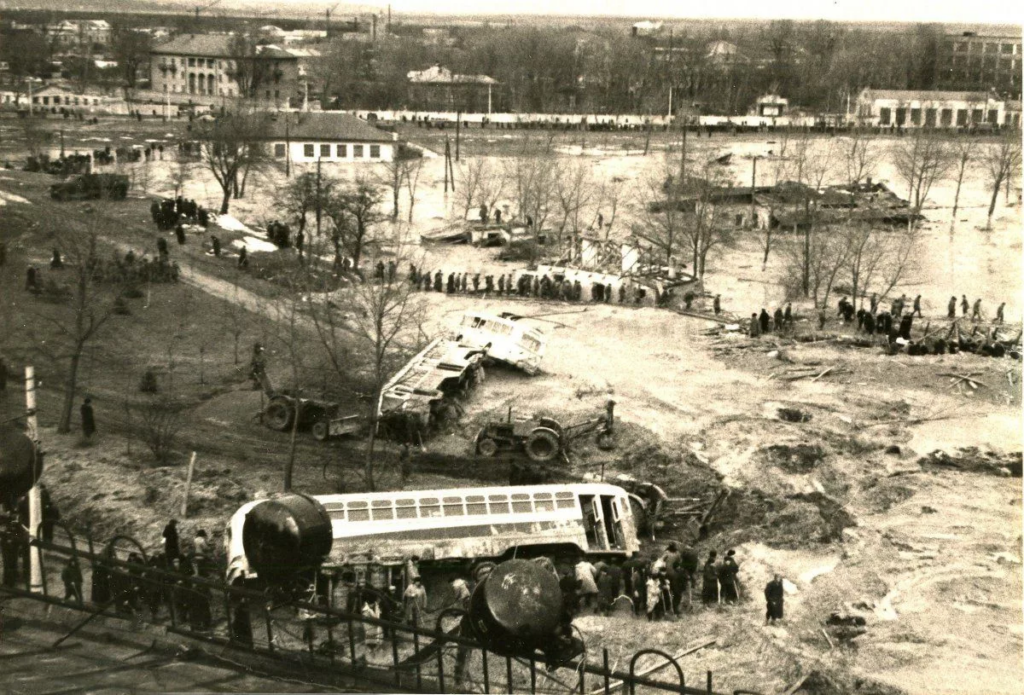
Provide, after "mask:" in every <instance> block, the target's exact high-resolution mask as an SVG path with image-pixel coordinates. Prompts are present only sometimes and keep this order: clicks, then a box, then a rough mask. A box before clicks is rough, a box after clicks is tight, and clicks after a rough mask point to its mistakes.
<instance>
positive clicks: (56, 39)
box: [46, 19, 111, 48]
mask: <svg viewBox="0 0 1024 695" xmlns="http://www.w3.org/2000/svg"><path fill="white" fill-rule="evenodd" d="M110 32H111V29H110V23H109V22H107V21H106V20H105V19H65V20H64V21H62V22H57V23H56V24H51V25H49V26H47V27H46V37H47V39H49V40H50V41H51V42H53V43H54V44H56V45H57V46H59V47H62V48H66V47H70V46H92V45H93V44H101V45H104V46H106V45H107V44H109V43H110Z"/></svg>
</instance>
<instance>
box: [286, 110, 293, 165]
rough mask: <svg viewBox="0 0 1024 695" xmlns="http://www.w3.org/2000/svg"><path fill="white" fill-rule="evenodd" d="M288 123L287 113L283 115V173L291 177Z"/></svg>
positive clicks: (290, 142) (290, 145) (290, 147)
mask: <svg viewBox="0 0 1024 695" xmlns="http://www.w3.org/2000/svg"><path fill="white" fill-rule="evenodd" d="M290 125H291V124H290V123H288V114H285V115H284V175H285V178H289V179H290V178H291V177H292V141H291V135H290V130H289V126H290Z"/></svg>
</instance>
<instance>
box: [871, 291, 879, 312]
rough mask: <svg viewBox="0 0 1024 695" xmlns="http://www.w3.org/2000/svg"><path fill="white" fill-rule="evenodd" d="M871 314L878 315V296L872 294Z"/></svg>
mask: <svg viewBox="0 0 1024 695" xmlns="http://www.w3.org/2000/svg"><path fill="white" fill-rule="evenodd" d="M871 313H872V314H877V313H878V295H877V294H872V295H871Z"/></svg>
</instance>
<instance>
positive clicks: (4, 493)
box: [0, 425, 43, 505]
mask: <svg viewBox="0 0 1024 695" xmlns="http://www.w3.org/2000/svg"><path fill="white" fill-rule="evenodd" d="M34 452H35V445H34V444H33V443H32V440H31V439H29V438H28V435H26V434H25V433H24V432H22V431H20V430H18V429H16V428H14V427H11V426H10V425H0V503H3V504H8V505H13V504H14V503H15V501H16V500H17V499H18V498H19V497H21V496H22V495H24V494H25V493H26V492H28V491H29V490H30V489H31V488H32V482H33V480H38V479H39V475H40V474H41V473H42V472H43V460H42V459H43V457H42V456H39V457H38V458H36V457H35V455H34ZM33 460H35V463H36V468H37V470H36V472H35V476H33V475H32V462H33Z"/></svg>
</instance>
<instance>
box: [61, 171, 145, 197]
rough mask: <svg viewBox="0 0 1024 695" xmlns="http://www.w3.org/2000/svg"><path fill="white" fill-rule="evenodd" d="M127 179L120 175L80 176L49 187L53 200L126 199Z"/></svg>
mask: <svg viewBox="0 0 1024 695" xmlns="http://www.w3.org/2000/svg"><path fill="white" fill-rule="evenodd" d="M128 188H129V183H128V177H127V176H124V175H122V174H82V175H81V176H75V177H74V178H71V179H68V180H67V181H61V182H60V183H55V184H53V185H52V186H50V197H51V198H53V199H54V200H96V199H99V198H110V199H111V200H124V199H125V198H127V197H128Z"/></svg>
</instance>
